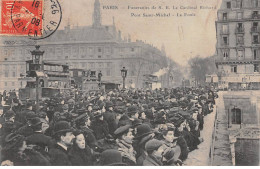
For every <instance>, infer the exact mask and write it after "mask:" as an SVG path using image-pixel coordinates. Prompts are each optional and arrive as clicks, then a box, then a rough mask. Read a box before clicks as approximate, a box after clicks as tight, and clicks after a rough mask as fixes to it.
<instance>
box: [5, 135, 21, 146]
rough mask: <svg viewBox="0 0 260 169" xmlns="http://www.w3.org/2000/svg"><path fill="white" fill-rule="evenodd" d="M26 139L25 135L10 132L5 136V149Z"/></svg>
mask: <svg viewBox="0 0 260 169" xmlns="http://www.w3.org/2000/svg"><path fill="white" fill-rule="evenodd" d="M24 140H25V137H24V136H23V135H19V134H15V133H10V134H8V135H7V136H6V137H5V149H10V148H12V147H14V146H16V145H17V144H19V143H20V142H21V141H24Z"/></svg>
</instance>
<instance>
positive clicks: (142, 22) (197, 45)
mask: <svg viewBox="0 0 260 169" xmlns="http://www.w3.org/2000/svg"><path fill="white" fill-rule="evenodd" d="M94 1H95V0H73V1H72V0H59V2H60V4H61V7H62V12H63V18H62V22H61V25H60V29H63V28H64V26H66V25H67V24H68V20H69V22H70V24H71V25H73V26H77V25H78V26H87V25H91V24H92V13H93V10H94ZM99 1H100V3H101V15H102V24H103V25H111V24H112V23H113V19H112V18H113V16H114V17H115V24H116V27H117V29H119V30H121V32H122V36H123V37H124V36H125V37H128V34H129V35H130V36H131V39H132V41H135V40H136V39H138V40H143V41H146V42H147V43H149V44H153V45H154V46H156V47H158V48H159V49H161V46H162V44H164V46H165V50H166V54H167V56H168V57H170V58H171V59H172V60H174V61H176V62H177V63H179V64H180V65H183V66H185V65H186V64H187V63H188V60H189V59H190V58H192V57H195V56H198V55H199V56H201V57H207V56H212V55H214V54H215V46H216V28H215V21H216V18H217V9H218V8H219V6H220V5H221V0H99ZM201 5H203V6H208V7H215V6H216V9H213V10H210V9H203V10H202V9H197V10H196V9H195V10H187V9H183V10H180V9H178V10H176V9H175V10H173V9H172V7H173V6H175V7H178V8H180V7H181V6H183V7H191V6H192V7H194V6H197V8H200V6H201ZM103 6H118V8H119V9H118V10H107V9H103ZM128 6H131V7H149V8H151V7H152V6H155V7H157V8H158V7H159V6H162V7H163V8H165V7H166V6H169V7H170V8H171V10H166V9H161V10H159V9H156V10H141V9H131V10H129V9H128ZM157 12H160V13H171V15H175V16H171V17H164V18H163V17H160V18H158V17H131V13H135V14H141V15H143V13H152V14H155V13H157ZM177 13H179V14H180V13H183V14H184V13H193V14H195V15H196V16H190V17H188V16H186V17H184V16H183V17H176V14H177Z"/></svg>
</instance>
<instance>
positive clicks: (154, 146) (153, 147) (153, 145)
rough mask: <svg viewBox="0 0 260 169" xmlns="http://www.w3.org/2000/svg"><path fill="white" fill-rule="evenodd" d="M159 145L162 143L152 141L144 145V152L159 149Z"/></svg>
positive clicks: (155, 140)
mask: <svg viewBox="0 0 260 169" xmlns="http://www.w3.org/2000/svg"><path fill="white" fill-rule="evenodd" d="M161 145H163V141H160V140H157V139H152V140H149V141H148V142H147V143H146V144H145V150H146V151H152V150H157V149H158V148H159V147H161Z"/></svg>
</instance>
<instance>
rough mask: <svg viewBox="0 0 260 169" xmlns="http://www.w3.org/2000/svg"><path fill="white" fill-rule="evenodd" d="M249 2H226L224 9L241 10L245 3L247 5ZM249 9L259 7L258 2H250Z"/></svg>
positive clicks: (241, 0)
mask: <svg viewBox="0 0 260 169" xmlns="http://www.w3.org/2000/svg"><path fill="white" fill-rule="evenodd" d="M249 2H250V1H248V2H245V1H244V0H237V1H234V0H233V1H232V2H231V1H228V2H226V8H227V9H231V8H243V7H244V5H245V3H249ZM251 7H252V8H257V7H259V2H258V0H251Z"/></svg>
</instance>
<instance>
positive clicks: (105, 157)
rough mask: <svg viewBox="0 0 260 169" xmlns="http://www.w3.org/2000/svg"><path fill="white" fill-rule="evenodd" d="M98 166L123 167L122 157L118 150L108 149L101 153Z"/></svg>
mask: <svg viewBox="0 0 260 169" xmlns="http://www.w3.org/2000/svg"><path fill="white" fill-rule="evenodd" d="M100 164H101V165H102V166H125V165H126V164H125V163H123V162H122V155H121V153H120V152H119V151H118V150H114V149H109V150H105V151H103V152H102V153H101V157H100Z"/></svg>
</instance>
